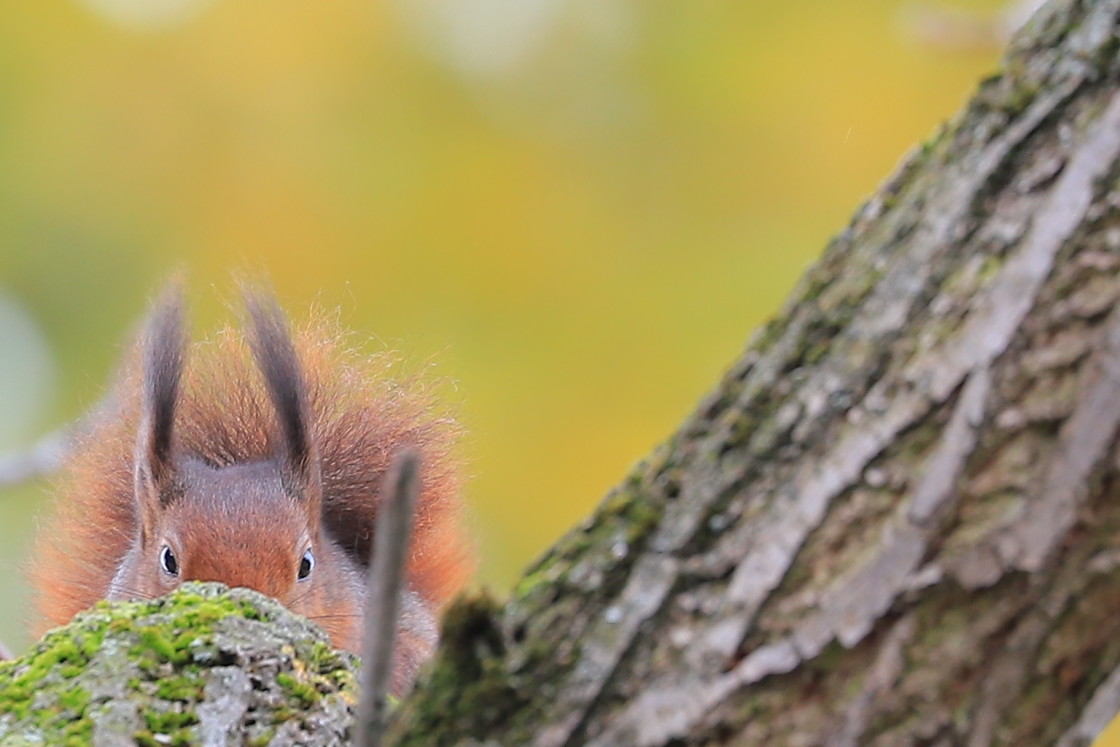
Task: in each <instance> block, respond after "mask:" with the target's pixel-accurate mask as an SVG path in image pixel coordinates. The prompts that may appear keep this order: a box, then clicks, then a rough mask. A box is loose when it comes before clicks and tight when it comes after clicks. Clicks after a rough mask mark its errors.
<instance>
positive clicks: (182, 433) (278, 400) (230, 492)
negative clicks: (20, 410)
mask: <svg viewBox="0 0 1120 747" xmlns="http://www.w3.org/2000/svg"><path fill="white" fill-rule="evenodd" d="M246 305H247V309H248V321H247V324H246V326H247V328H248V329H247V333H246V334H244V335H242V334H238V333H237V332H236V331H235V330H232V329H226V330H224V331H222V332H221V333H219V334H218V335H217V336H216V337H215V338H214V339H213V340H211V341H209V342H208V343H204V344H198V345H194V346H190V347H189V350H188V342H187V336H186V332H185V329H184V320H183V317H184V314H183V304H182V300H181V294H180V293H179V292H178V291H172V292H168V293H165V294H164V296H163V298H162V299H161V300H159V301H158V302H157V303H156V305H155V307H154V309H153V311H152V312H151V314H150V315H149V317H148V321H147V324H146V327H145V331H144V334H143V335H142V336H141V339H140V341H139V343H138V344H137V346H136V349H135V350H134V351H133V353H132V355H131V356H129V357H128V359H127V360H126V363H125V365H124V367H123V371H122V373H121V375H120V377H119V380H118V381H117V384H116V388H115V390H114V392H113V394H112V396H111V398H110V400H111V402H112V403H113V404H111V405H110V406H109V407H107V408H106V411H105V412H102V413H100V414H99V415H98V416H96V417H95V418H94V422H93V423H92V425H91V427H90V428H89V429H88V430H87V432H86V433H85V434H84V435H83V437H81V439H80V442H79V443H78V444H77V445H76V447H75V449H74V451H73V453H72V454H71V455H70V457H69V459H68V463H67V465H66V469H65V475H66V476H65V478H64V480H63V483H62V485H61V487H60V490H59V493H58V496H57V501H56V506H55V513H54V515H53V516H52V517H51V518H50V519H49V520H48V521H47V522H45V524H44V526H43V527H42V530H41V532H40V537H39V541H38V550H37V553H36V558H35V560H34V561H33V566H32V579H33V584H34V586H35V589H36V591H37V602H38V610H39V612H40V615H41V617H42V618H43V624H42V626H41V628H40V630H39V631H38V632H39V633H41V632H42V630H43V629H45V628H46V627H49V626H54V625H61V624H63V623H65V622H67V621H68V620H69V619H70V618H71V617H72V616H73V615H74V613H76V612H78V611H79V610H82V609H85V608H86V607H89V606H90V605H92V604H93V603H94V602H96V601H98V600H100V599H111V600H112V599H128V598H140V599H146V598H152V597H156V596H160V595H162V594H165V593H167V592H169V591H171V590H172V589H174V588H175V587H176V586H178V585H179V584H180V583H182V582H184V581H188V580H200V581H221V582H223V583H225V584H228V585H229V586H244V587H249V588H252V589H256V590H257V591H260V592H263V593H265V594H268V595H269V596H272V597H275V598H276V599H278V600H280V601H281V602H282V603H283V604H284V605H286V606H287V607H288V608H290V609H291V610H293V611H294V612H297V613H300V614H302V615H304V616H306V617H308V618H309V619H311V620H313V621H315V622H316V623H318V624H319V625H320V626H321V627H323V628H324V629H325V630H326V631H327V633H328V634H329V635H330V638H331V641H332V643H333V644H334V645H335V647H337V648H341V649H346V650H349V651H352V652H354V653H359V652H360V649H361V637H362V630H361V627H362V619H363V616H362V612H363V607H364V602H365V594H366V590H365V589H366V586H365V574H366V569H367V566H368V562H369V557H370V550H371V547H370V546H371V542H372V539H371V538H372V536H373V533H372V530H373V525H374V522H375V521H376V520H377V514H378V501H379V500H380V496H379V495H378V493H379V489H380V486H381V482H382V478H383V476H384V474H385V472H386V470H387V469H388V467H389V464H390V461H391V459H392V457H393V455H394V453H395V452H396V451H397V450H398V448H400V447H403V446H408V447H412V448H413V449H415V450H416V451H418V453H419V456H420V460H421V465H422V473H421V485H420V493H419V498H418V501H417V508H416V515H415V520H414V529H413V533H412V542H411V546H410V551H409V558H408V562H407V566H406V568H407V570H406V578H405V587H404V589H405V590H404V592H403V595H402V599H401V613H400V617H399V625H398V632H397V647H396V657H395V661H394V668H393V678H392V679H393V684H392V689H393V691H394V692H396V693H400V692H402V691H404V690H405V689H407V687H408V686H409V685H410V684H411V682H412V680H413V679H414V677H415V674H416V670H417V668H418V667H419V666H420V664H421V663H423V661H424V660H425V659H426V658H427V657H428V656H429V655H430V654H431V652H432V650H433V648H434V646H435V643H436V636H437V629H436V615H437V613H438V611H439V609H440V607H441V606H442V605H443V604H444V603H445V602H446V601H447V600H448V598H449V596H450V595H451V594H452V593H454V592H455V591H456V590H458V589H459V588H460V587H461V586H462V584H463V583H464V582H465V580H466V577H467V576H468V575H469V572H470V553H469V551H468V548H467V544H466V542H465V541H464V538H463V535H462V534H461V532H460V525H459V522H458V515H459V509H460V503H459V498H458V491H459V477H458V470H457V465H456V463H455V460H454V458H453V456H452V453H451V449H452V446H453V441H454V440H455V438H456V437H457V427H456V425H455V423H454V421H453V420H452V419H450V418H447V417H442V416H440V415H438V414H435V413H434V410H433V407H432V402H431V400H430V396H429V394H428V393H427V392H426V391H425V390H424V389H423V388H422V387H421V386H419V385H418V384H417V383H416V382H411V383H409V382H398V381H391V380H388V379H386V377H385V376H384V375H383V374H384V370H385V369H386V367H387V363H386V361H385V360H384V359H383V358H377V357H374V358H372V359H368V358H365V357H363V356H361V355H359V354H357V353H355V352H353V351H352V350H350V349H349V348H347V347H346V346H345V344H344V340H343V337H342V335H341V333H340V332H339V330H338V329H337V328H336V327H335V326H334V325H333V324H331V323H329V322H326V321H323V320H322V319H313V320H312V321H311V323H310V324H308V325H307V326H306V327H305V328H302V329H300V330H298V331H297V332H296V333H295V334H292V333H290V331H289V328H288V323H287V320H286V318H285V316H284V314H283V312H281V311H280V309H279V307H278V306H277V305H276V303H275V301H274V300H272V299H271V297H269V296H266V295H263V294H260V293H258V292H255V291H249V292H247V293H246ZM188 352H189V355H188Z"/></svg>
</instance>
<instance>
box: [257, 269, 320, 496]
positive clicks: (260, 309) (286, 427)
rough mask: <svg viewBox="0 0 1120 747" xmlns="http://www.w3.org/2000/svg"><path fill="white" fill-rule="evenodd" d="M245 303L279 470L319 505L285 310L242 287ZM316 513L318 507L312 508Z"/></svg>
mask: <svg viewBox="0 0 1120 747" xmlns="http://www.w3.org/2000/svg"><path fill="white" fill-rule="evenodd" d="M245 305H246V308H247V309H248V311H249V320H250V322H251V325H252V334H251V335H250V340H251V343H252V348H253V357H254V358H255V359H256V361H257V367H258V368H260V370H261V373H262V374H264V380H265V386H266V387H267V388H268V394H269V397H270V398H271V399H272V405H273V407H274V408H275V409H276V417H277V419H278V420H279V422H280V435H281V439H282V442H283V453H282V454H281V457H282V459H281V475H282V477H283V479H284V481H285V488H287V490H288V491H289V493H291V494H292V495H293V496H294V497H296V498H298V499H299V500H301V501H304V502H306V503H307V504H308V505H309V506H310V507H313V508H315V509H318V507H319V504H320V499H321V492H322V488H321V481H322V471H321V468H320V465H319V450H318V447H317V445H316V443H315V437H314V435H313V434H312V432H311V430H312V423H311V403H310V400H309V397H308V394H307V386H306V384H305V383H304V380H303V374H302V373H301V372H300V365H299V357H298V356H297V355H296V350H295V347H294V346H293V345H292V337H291V335H290V334H289V332H288V323H287V320H286V319H285V318H284V312H283V311H281V310H280V307H279V306H278V305H277V304H276V301H275V299H273V298H272V297H271V296H266V295H264V294H261V293H258V292H251V291H246V293H245ZM312 513H314V514H316V515H317V511H314V512H312Z"/></svg>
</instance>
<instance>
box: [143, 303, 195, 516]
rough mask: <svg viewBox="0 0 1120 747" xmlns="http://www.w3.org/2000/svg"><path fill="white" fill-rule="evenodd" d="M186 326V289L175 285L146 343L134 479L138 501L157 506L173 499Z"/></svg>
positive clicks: (154, 314)
mask: <svg viewBox="0 0 1120 747" xmlns="http://www.w3.org/2000/svg"><path fill="white" fill-rule="evenodd" d="M183 326H184V325H183V295H182V288H181V286H180V284H179V283H175V284H173V285H172V286H171V287H170V288H168V289H167V290H166V291H165V292H164V293H163V294H162V295H161V296H160V298H159V299H158V300H157V301H156V303H155V305H154V306H153V308H152V311H151V313H150V314H149V316H148V321H147V324H146V326H145V330H144V337H143V343H142V344H143V366H144V370H143V375H144V380H143V384H142V387H141V394H140V422H139V428H138V432H137V435H136V452H135V454H134V462H133V464H134V475H133V478H134V484H135V490H136V497H137V499H138V500H139V501H140V502H141V503H142V504H148V505H149V506H150V507H151V508H155V507H156V504H157V503H158V505H159V506H160V507H165V506H166V505H167V504H168V503H169V502H170V501H171V500H172V498H173V494H172V491H171V490H169V488H170V487H171V486H172V484H173V483H174V475H173V472H174V469H173V468H174V456H173V454H172V450H171V447H172V433H173V430H174V423H175V406H176V403H177V401H178V398H179V383H180V380H181V379H182V374H183V359H184V354H185V350H186V332H185V330H184V328H183Z"/></svg>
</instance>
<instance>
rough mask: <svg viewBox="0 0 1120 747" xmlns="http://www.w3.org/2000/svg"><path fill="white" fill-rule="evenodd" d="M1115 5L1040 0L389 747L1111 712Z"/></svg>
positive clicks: (1019, 739)
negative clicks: (712, 386) (679, 421)
mask: <svg viewBox="0 0 1120 747" xmlns="http://www.w3.org/2000/svg"><path fill="white" fill-rule="evenodd" d="M1118 30H1120V0H1082V1H1076V0H1058V1H1056V2H1052V3H1050V4H1049V5H1048V6H1046V7H1044V8H1043V9H1042V11H1040V13H1039V14H1038V15H1036V16H1035V18H1034V19H1033V20H1032V21H1031V23H1030V24H1028V26H1027V27H1026V28H1025V29H1024V30H1023V31H1022V32H1021V33H1020V34H1019V36H1018V37H1017V38H1016V39H1015V41H1013V43H1012V46H1011V49H1010V50H1009V52H1008V54H1007V56H1006V58H1005V60H1004V63H1003V68H1002V71H1001V72H1000V73H999V74H998V75H996V76H994V77H992V78H991V79H989V80H987V81H985V82H984V83H983V84H982V85H981V86H980V88H979V90H978V92H977V93H976V95H975V97H974V98H973V99H972V101H971V102H970V103H969V104H968V105H967V107H966V108H965V110H964V111H963V112H962V113H961V114H960V115H958V117H957V118H956V119H955V120H954V121H952V122H951V123H950V124H948V125H947V126H946V127H944V128H943V129H942V130H941V132H940V133H939V134H938V135H937V136H935V137H934V138H933V139H931V140H930V141H929V142H927V143H925V144H923V145H922V146H921V148H920V149H918V150H916V151H915V152H914V153H912V154H911V155H910V156H909V158H908V159H907V160H906V161H905V163H904V164H903V165H902V166H901V168H900V169H899V171H898V172H897V173H896V174H895V175H894V176H893V177H892V178H891V179H890V180H889V181H888V182H887V183H886V184H885V185H884V186H883V188H882V189H881V190H880V191H879V192H878V194H876V195H875V196H874V197H872V198H871V199H870V200H869V201H868V202H867V203H866V204H865V205H864V206H863V207H862V208H861V209H860V210H859V211H858V213H857V214H856V216H855V218H854V220H853V222H852V224H851V225H850V226H849V227H848V228H847V229H846V230H845V231H844V232H843V233H842V234H840V235H839V236H838V237H837V238H836V239H835V240H834V241H833V242H832V244H831V245H830V246H829V247H828V248H827V250H826V252H825V254H824V256H823V258H822V259H821V260H820V262H819V263H818V264H817V265H816V266H815V267H814V268H813V269H812V270H810V272H809V273H808V274H807V276H806V277H805V278H804V280H803V281H802V282H801V284H800V286H799V288H798V289H797V290H796V291H795V293H794V295H793V298H792V299H791V301H790V302H789V303H788V305H787V307H786V308H785V310H784V311H783V312H782V313H781V314H780V315H779V316H778V318H776V319H775V320H774V321H772V322H770V323H769V324H768V325H767V326H766V327H765V328H764V329H762V330H761V331H760V332H759V333H758V334H757V335H756V336H755V338H754V340H753V341H752V343H751V344H750V346H749V348H748V350H747V351H746V353H745V354H744V355H743V356H742V358H740V359H739V360H738V361H737V362H735V363H734V364H733V365H732V367H731V368H730V370H729V371H728V372H727V374H726V375H725V377H724V378H723V380H722V382H720V384H719V385H718V387H717V388H716V390H715V391H714V392H713V393H711V394H710V395H709V396H708V397H707V398H706V399H705V400H704V401H703V403H702V404H701V405H700V406H699V408H698V409H697V411H696V412H695V413H694V414H693V415H692V416H691V417H690V418H689V419H688V420H687V421H686V422H685V423H684V424H683V425H682V426H681V428H680V429H679V431H678V432H677V433H676V434H674V435H673V436H672V437H671V438H670V439H669V440H668V442H667V443H666V444H665V445H664V446H663V447H661V448H659V449H658V450H657V451H656V452H655V453H654V454H653V455H651V456H650V457H649V459H648V460H647V461H646V462H645V463H644V464H642V465H641V466H639V467H638V468H636V469H635V470H634V471H633V472H632V473H631V474H630V476H629V477H628V478H627V479H626V480H625V481H624V482H623V483H622V484H621V485H620V486H619V487H618V488H616V489H615V490H614V491H613V492H612V493H611V494H610V495H609V496H608V497H607V498H606V500H605V501H604V502H603V504H602V505H601V506H600V507H599V509H598V510H597V512H596V513H595V515H594V516H593V517H591V518H590V519H589V520H588V521H587V522H585V523H584V524H583V525H582V526H580V527H579V528H577V529H575V530H574V531H572V532H571V533H570V534H568V535H567V536H566V537H564V538H563V539H562V540H561V541H560V542H559V543H558V544H557V545H556V546H555V547H554V548H553V549H552V550H551V551H550V552H549V553H548V554H547V555H546V556H545V557H543V558H542V559H541V560H540V561H538V562H537V563H536V564H535V565H534V566H533V567H532V568H531V569H530V570H529V571H528V572H527V573H526V575H525V577H524V579H523V580H522V581H521V583H520V584H519V586H518V587H517V590H516V591H515V593H514V594H513V596H512V598H511V599H510V600H509V602H508V603H506V604H505V605H504V606H502V607H499V606H498V605H496V604H495V603H493V602H491V601H489V600H487V599H485V598H477V599H474V600H468V601H466V602H463V603H461V604H459V605H457V606H456V607H455V608H454V609H453V610H452V611H451V613H450V615H449V617H448V620H447V622H446V626H447V627H446V633H445V638H444V644H443V646H442V648H441V652H440V654H439V655H438V659H437V663H436V666H435V667H434V668H433V670H432V672H431V673H430V675H429V678H428V680H427V681H426V682H424V683H422V684H421V686H420V687H419V688H418V689H417V690H416V691H415V692H414V693H413V695H412V697H411V698H410V699H409V700H407V701H406V702H405V703H404V704H403V706H402V708H401V709H400V711H399V712H398V715H397V718H396V721H395V724H394V727H393V728H394V732H393V733H394V737H395V739H396V740H397V742H398V743H400V744H425V745H428V744H451V743H462V742H470V741H472V740H477V741H491V742H494V743H499V744H509V745H514V744H533V745H540V746H542V747H549V746H559V745H577V744H593V745H669V744H675V745H679V744H700V743H704V744H707V743H724V742H726V743H734V744H768V745H775V744H783V745H817V744H827V745H857V744H858V745H865V744H871V745H877V744H881V745H901V744H968V745H987V744H1018V745H1023V744H1032V745H1034V744H1060V745H1081V744H1087V743H1088V742H1089V741H1091V739H1092V738H1093V737H1094V736H1095V735H1096V734H1097V733H1098V732H1099V731H1100V730H1101V729H1102V728H1103V727H1104V726H1105V725H1106V724H1107V723H1108V721H1109V720H1110V719H1111V718H1112V716H1113V714H1114V713H1115V712H1116V711H1117V709H1118V707H1120V614H1118V612H1120V573H1118V572H1117V569H1118V567H1120V502H1118V500H1117V490H1118V489H1120V451H1118V446H1120V441H1118V426H1120V309H1117V308H1116V304H1115V301H1116V298H1117V295H1118V293H1120V212H1118V210H1117V207H1118V205H1120V190H1118V188H1117V186H1118V183H1117V178H1118V176H1120V86H1118V83H1120V64H1118V59H1117V49H1118V36H1117V34H1118V33H1120V32H1118Z"/></svg>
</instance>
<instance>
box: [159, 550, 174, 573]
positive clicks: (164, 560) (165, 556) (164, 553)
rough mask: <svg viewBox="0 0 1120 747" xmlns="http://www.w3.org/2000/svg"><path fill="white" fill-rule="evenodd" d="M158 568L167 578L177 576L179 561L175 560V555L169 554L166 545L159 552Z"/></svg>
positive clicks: (169, 551)
mask: <svg viewBox="0 0 1120 747" xmlns="http://www.w3.org/2000/svg"><path fill="white" fill-rule="evenodd" d="M159 567H160V568H162V569H163V572H164V573H166V574H167V575H169V576H178V575H179V561H178V560H176V559H175V553H173V552H171V548H170V547H168V546H167V545H164V546H163V548H162V549H161V550H160V551H159Z"/></svg>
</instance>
